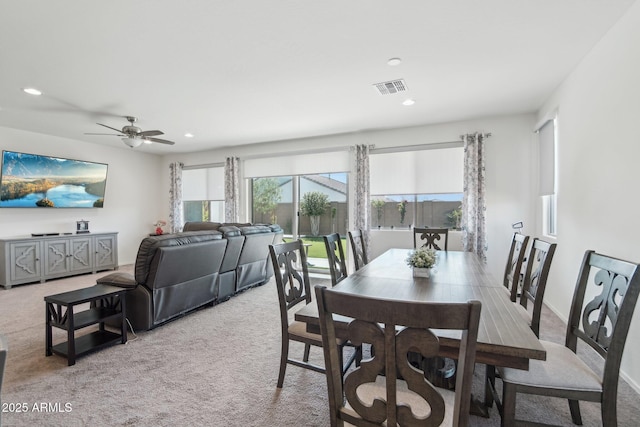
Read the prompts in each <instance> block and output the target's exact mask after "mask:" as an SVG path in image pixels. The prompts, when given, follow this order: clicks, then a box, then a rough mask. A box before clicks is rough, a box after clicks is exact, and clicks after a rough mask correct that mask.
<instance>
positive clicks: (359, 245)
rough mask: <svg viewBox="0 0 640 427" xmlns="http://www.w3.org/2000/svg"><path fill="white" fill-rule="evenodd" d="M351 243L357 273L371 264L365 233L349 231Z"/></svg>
mask: <svg viewBox="0 0 640 427" xmlns="http://www.w3.org/2000/svg"><path fill="white" fill-rule="evenodd" d="M349 242H350V243H351V251H352V252H353V264H354V265H355V267H356V271H358V270H360V269H361V268H362V267H364V266H365V265H367V264H368V263H369V259H368V258H367V246H366V243H365V240H364V232H363V231H362V230H354V231H349Z"/></svg>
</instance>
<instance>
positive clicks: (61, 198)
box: [0, 150, 107, 208]
mask: <svg viewBox="0 0 640 427" xmlns="http://www.w3.org/2000/svg"><path fill="white" fill-rule="evenodd" d="M106 183H107V165H106V164H103V163H93V162H85V161H82V160H72V159H63V158H60V157H51V156H41V155H38V154H26V153H17V152H14V151H6V150H5V151H3V152H2V171H1V174H0V208H101V207H103V204H104V194H105V189H106Z"/></svg>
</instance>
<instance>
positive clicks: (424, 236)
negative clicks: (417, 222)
mask: <svg viewBox="0 0 640 427" xmlns="http://www.w3.org/2000/svg"><path fill="white" fill-rule="evenodd" d="M443 239H444V242H440V240H443ZM413 248H414V249H418V248H427V249H435V250H436V251H447V250H449V229H448V228H420V227H414V228H413Z"/></svg>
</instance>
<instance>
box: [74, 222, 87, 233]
mask: <svg viewBox="0 0 640 427" xmlns="http://www.w3.org/2000/svg"><path fill="white" fill-rule="evenodd" d="M88 232H89V221H85V220H84V219H81V220H80V221H76V233H77V234H82V233H88Z"/></svg>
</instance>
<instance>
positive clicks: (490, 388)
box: [484, 365, 496, 408]
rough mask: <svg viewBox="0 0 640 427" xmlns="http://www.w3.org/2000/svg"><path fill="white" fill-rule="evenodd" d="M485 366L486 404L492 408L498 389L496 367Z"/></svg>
mask: <svg viewBox="0 0 640 427" xmlns="http://www.w3.org/2000/svg"><path fill="white" fill-rule="evenodd" d="M485 366H486V370H485V383H484V405H485V406H486V407H487V408H491V407H492V406H493V393H494V391H495V389H496V367H495V366H493V365H485Z"/></svg>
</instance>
